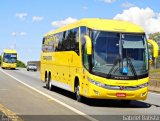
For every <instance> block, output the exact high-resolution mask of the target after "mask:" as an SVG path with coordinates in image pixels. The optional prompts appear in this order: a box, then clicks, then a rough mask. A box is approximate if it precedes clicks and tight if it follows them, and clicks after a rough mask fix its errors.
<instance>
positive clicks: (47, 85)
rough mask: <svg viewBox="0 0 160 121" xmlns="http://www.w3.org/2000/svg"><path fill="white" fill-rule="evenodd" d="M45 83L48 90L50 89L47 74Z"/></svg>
mask: <svg viewBox="0 0 160 121" xmlns="http://www.w3.org/2000/svg"><path fill="white" fill-rule="evenodd" d="M45 83H46V88H47V89H49V83H48V77H47V73H45Z"/></svg>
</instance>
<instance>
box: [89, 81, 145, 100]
mask: <svg viewBox="0 0 160 121" xmlns="http://www.w3.org/2000/svg"><path fill="white" fill-rule="evenodd" d="M88 94H89V95H88V97H89V98H95V99H120V100H145V99H146V98H147V95H148V86H147V87H144V88H140V89H137V90H110V89H105V88H102V87H99V86H97V85H94V84H92V83H89V93H88Z"/></svg>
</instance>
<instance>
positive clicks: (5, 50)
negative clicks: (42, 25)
mask: <svg viewBox="0 0 160 121" xmlns="http://www.w3.org/2000/svg"><path fill="white" fill-rule="evenodd" d="M3 52H4V53H17V51H16V50H13V49H4V50H3Z"/></svg>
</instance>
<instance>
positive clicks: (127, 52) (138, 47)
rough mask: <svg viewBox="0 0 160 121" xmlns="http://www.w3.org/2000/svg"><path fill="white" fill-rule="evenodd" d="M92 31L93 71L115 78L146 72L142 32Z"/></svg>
mask: <svg viewBox="0 0 160 121" xmlns="http://www.w3.org/2000/svg"><path fill="white" fill-rule="evenodd" d="M92 33H93V34H92V40H93V55H92V72H93V73H95V74H99V75H106V77H111V76H112V77H117V78H118V77H134V78H135V77H139V76H142V75H146V74H148V51H147V43H146V38H145V35H144V34H123V33H116V32H104V31H93V32H92ZM122 79H123V78H122Z"/></svg>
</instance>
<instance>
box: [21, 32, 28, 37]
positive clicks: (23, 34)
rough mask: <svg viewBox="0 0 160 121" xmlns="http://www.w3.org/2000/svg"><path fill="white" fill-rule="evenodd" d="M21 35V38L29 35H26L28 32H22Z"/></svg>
mask: <svg viewBox="0 0 160 121" xmlns="http://www.w3.org/2000/svg"><path fill="white" fill-rule="evenodd" d="M19 35H20V36H26V35H27V33H26V32H20V33H19Z"/></svg>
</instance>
